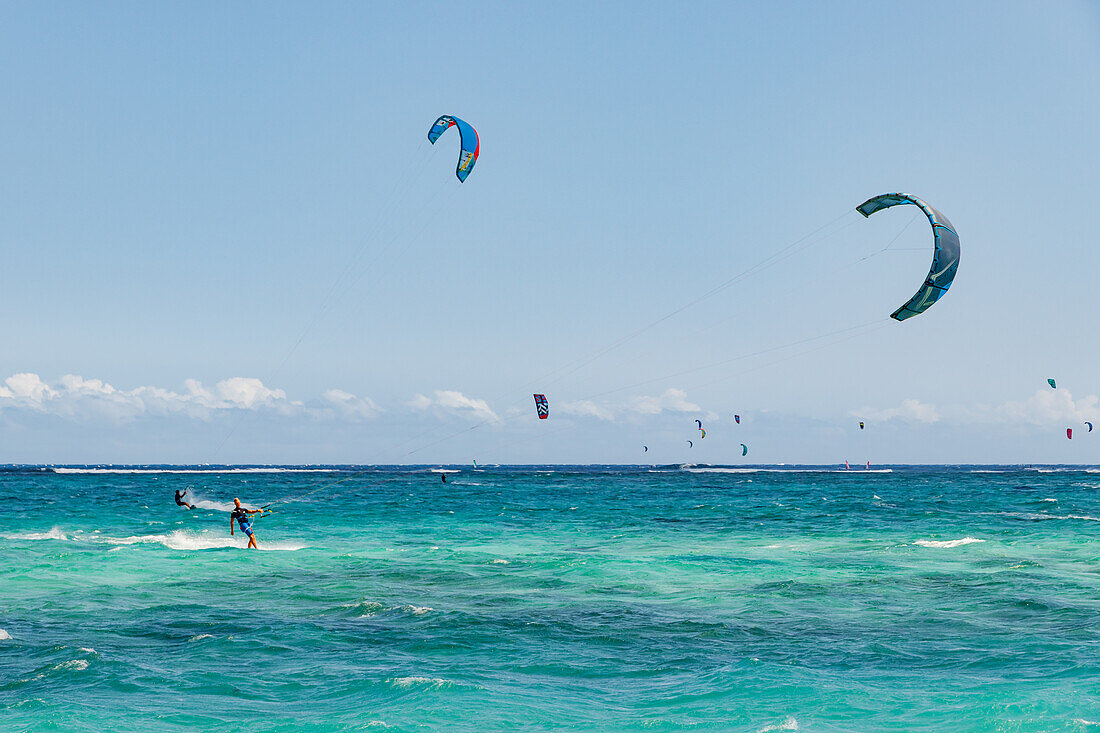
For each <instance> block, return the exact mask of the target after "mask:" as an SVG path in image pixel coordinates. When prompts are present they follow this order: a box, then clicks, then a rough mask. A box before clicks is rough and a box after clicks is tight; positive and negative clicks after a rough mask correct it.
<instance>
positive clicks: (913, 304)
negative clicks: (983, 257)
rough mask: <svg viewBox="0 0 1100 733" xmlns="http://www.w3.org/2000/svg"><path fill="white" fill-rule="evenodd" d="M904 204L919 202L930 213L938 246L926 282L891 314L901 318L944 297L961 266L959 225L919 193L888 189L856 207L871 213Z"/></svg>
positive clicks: (916, 204) (863, 212)
mask: <svg viewBox="0 0 1100 733" xmlns="http://www.w3.org/2000/svg"><path fill="white" fill-rule="evenodd" d="M902 204H913V205H914V206H918V207H920V210H921V211H923V212H924V214H925V216H927V217H928V223H929V224H931V225H932V235H933V239H934V241H935V245H936V250H935V252H934V253H933V254H932V267H931V268H930V269H929V270H928V277H926V278H925V280H924V285H922V286H921V287H920V290H918V291H917V292H916V294H914V295H913V297H912V298H910V299H909V301H908V302H907V303H906V304H905V305H903V306H902V307H900V308H898V309H897V310H896V311H894V312H893V313H891V314H890V317H891V318H894V319H896V320H899V321H904V320H905V319H906V318H912V317H913V316H919V315H920V314H921V313H924V312H925V311H926V310H928V309H929V308H931V307H932V304H933V303H935V302H936V301H937V300H939V299H940V298H942V297H943V294H944V293H946V292H947V289H948V288H949V287H951V281H952V280H954V279H955V272H956V271H957V270H958V269H959V235H958V234H956V233H955V227H954V226H952V224H951V222H950V221H948V219H947V217H946V216H944V215H943V214H941V213H940V212H938V211H936V210H935V209H933V208H932V207H931V206H929V205H928V204H926V203H924V202H923V201H921V200H920V199H919V198H917V197H916V196H910V195H909V194H907V193H884V194H882V195H881V196H875V197H874V198H872V199H868V200H866V201H864V202H863V203H862V204H860V205H859V206H857V207H856V211H858V212H859V213H861V214H863V215H864V216H865V217H869V216H871V214H873V213H875V212H876V211H881V210H883V209H889V208H890V207H891V206H899V205H902Z"/></svg>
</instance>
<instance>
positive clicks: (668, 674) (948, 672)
mask: <svg viewBox="0 0 1100 733" xmlns="http://www.w3.org/2000/svg"><path fill="white" fill-rule="evenodd" d="M448 478H449V481H448V483H446V484H444V483H442V482H441V480H440V473H438V472H436V471H433V470H431V469H430V468H429V467H421V468H356V469H348V468H343V469H338V470H333V471H326V470H323V469H316V468H311V469H301V470H296V469H279V470H275V469H266V470H260V469H235V470H221V469H217V468H214V469H211V468H204V469H201V470H198V471H189V470H186V469H170V468H166V467H143V468H139V467H133V468H130V469H127V470H116V469H104V468H101V469H83V468H76V469H69V470H60V469H46V468H17V467H11V468H8V469H3V470H0V629H2V631H0V730H5V731H8V730H11V731H56V730H66V731H68V730H75V731H105V730H110V731H145V730H163V731H183V730H204V731H237V730H249V731H353V730H354V731H357V730H370V731H373V730H387V731H429V730H445V731H516V730H528V731H541V730H585V731H588V730H591V731H628V730H647V731H664V730H722V731H725V730H729V731H787V730H803V731H818V730H821V731H886V730H889V731H992V730H997V731H1060V730H1065V731H1074V730H1097V731H1100V539H1098V535H1100V469H1096V468H1083V467H1078V468H1073V467H1048V468H1044V469H1041V470H1035V469H1023V468H1013V467H995V466H987V467H965V466H963V467H920V468H912V467H910V468H907V467H894V468H893V469H892V470H891V471H885V470H884V471H882V472H864V471H852V472H843V471H837V470H834V469H832V468H829V467H820V468H817V469H810V468H806V469H800V468H787V467H783V468H778V469H770V470H747V469H732V468H721V467H703V466H698V467H664V468H661V467H510V468H492V467H490V468H485V469H483V470H471V469H470V468H468V467H463V468H461V470H459V471H458V472H455V473H450V474H448ZM177 487H191V489H192V491H193V492H194V494H195V496H196V497H197V499H198V508H196V509H195V510H194V511H186V510H182V509H179V508H177V507H176V506H175V504H174V503H173V501H172V492H173V490H174V489H175V488H177ZM234 496H239V497H240V498H241V499H242V500H243V501H244V502H245V503H246V504H252V505H260V504H266V503H268V502H272V501H278V500H283V501H282V503H278V504H276V506H275V513H274V514H272V515H270V516H266V517H263V518H261V519H259V520H257V522H256V534H257V538H258V541H259V545H260V548H261V549H260V551H258V552H257V551H247V550H244V549H242V548H243V545H244V542H243V540H242V536H241V535H240V533H238V534H237V535H236V536H235V537H230V535H229V515H228V513H227V509H228V507H229V503H230V501H231V500H232V498H233V497H234Z"/></svg>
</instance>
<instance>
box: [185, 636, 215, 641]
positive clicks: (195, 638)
mask: <svg viewBox="0 0 1100 733" xmlns="http://www.w3.org/2000/svg"><path fill="white" fill-rule="evenodd" d="M213 638H214V635H213V634H199V635H197V636H192V637H191V638H190V639H188V641H202V640H203V639H213Z"/></svg>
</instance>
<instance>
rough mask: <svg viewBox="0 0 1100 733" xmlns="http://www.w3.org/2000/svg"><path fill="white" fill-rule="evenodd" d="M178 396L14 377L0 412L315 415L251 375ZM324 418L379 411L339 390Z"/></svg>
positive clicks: (330, 396)
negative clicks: (272, 412) (273, 413)
mask: <svg viewBox="0 0 1100 733" xmlns="http://www.w3.org/2000/svg"><path fill="white" fill-rule="evenodd" d="M183 387H184V389H183V391H182V392H175V391H172V390H169V389H165V388H163V387H156V386H141V387H135V388H134V389H119V388H117V387H114V386H113V385H111V384H108V383H107V382H104V381H103V380H100V379H85V378H84V377H81V376H78V375H75V374H66V375H65V376H63V377H61V378H60V379H59V380H57V382H56V383H54V384H49V383H47V382H46V381H45V380H43V379H42V378H41V377H39V376H38V375H37V374H32V373H20V374H13V375H12V376H10V377H8V378H7V379H5V380H4V381H3V386H0V410H31V411H34V412H42V413H47V414H51V415H57V416H60V417H66V418H72V419H79V418H93V417H98V418H107V419H109V420H114V421H127V420H132V419H134V418H136V417H139V416H141V415H160V416H163V415H180V416H184V417H190V418H197V419H203V420H205V419H209V418H210V417H211V416H212V415H214V414H215V413H216V412H218V411H224V410H261V409H264V410H273V411H275V412H278V413H279V414H282V415H304V414H312V413H316V412H317V410H316V409H311V408H307V407H306V406H305V405H303V404H302V403H301V402H298V401H292V400H288V399H287V396H286V392H285V391H283V390H281V389H274V388H270V387H267V386H266V385H264V383H263V382H262V381H261V380H259V379H256V378H254V377H231V378H229V379H223V380H221V381H220V382H217V383H216V384H215V385H214V386H213V387H209V388H208V387H206V386H205V385H203V383H202V382H200V381H198V380H195V379H188V380H186V381H185V382H184V384H183ZM322 403H323V404H324V405H325V409H326V412H325V413H324V414H328V415H332V414H334V412H335V413H336V414H340V415H342V416H344V417H360V418H361V417H368V416H370V415H373V414H375V413H377V412H378V408H377V407H376V406H375V405H374V403H373V402H372V401H371V400H370V399H369V398H366V397H357V396H356V395H353V394H351V393H349V392H344V391H342V390H336V389H333V390H329V391H327V392H325V393H324V395H323V397H322Z"/></svg>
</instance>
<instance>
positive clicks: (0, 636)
mask: <svg viewBox="0 0 1100 733" xmlns="http://www.w3.org/2000/svg"><path fill="white" fill-rule="evenodd" d="M9 639H11V634H9V633H8V632H6V631H4V630H3V629H0V641H8V640H9Z"/></svg>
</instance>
